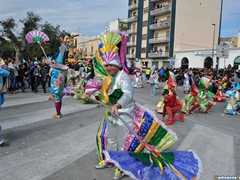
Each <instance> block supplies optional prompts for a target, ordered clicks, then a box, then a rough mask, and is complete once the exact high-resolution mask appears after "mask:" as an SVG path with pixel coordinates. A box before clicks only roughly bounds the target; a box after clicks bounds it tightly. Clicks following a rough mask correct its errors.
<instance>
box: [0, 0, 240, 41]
mask: <svg viewBox="0 0 240 180" xmlns="http://www.w3.org/2000/svg"><path fill="white" fill-rule="evenodd" d="M219 1H220V0H219ZM223 1H224V4H223V15H222V30H221V36H222V37H230V36H235V37H236V36H237V35H238V32H239V30H240V0H223ZM29 11H32V12H34V13H36V14H38V15H40V17H41V18H42V22H41V23H42V24H43V23H44V22H46V21H47V22H49V23H51V24H52V25H54V26H56V25H60V26H61V30H63V29H64V30H68V31H70V32H81V33H84V34H86V35H97V34H100V33H101V32H103V31H104V27H105V25H106V24H108V23H109V22H110V21H112V20H116V19H117V18H120V19H122V18H126V17H127V13H128V0H1V4H0V19H7V18H9V17H13V18H14V19H15V20H16V22H19V19H23V18H25V17H26V14H27V12H29ZM19 26H20V23H19ZM19 28H20V27H19Z"/></svg>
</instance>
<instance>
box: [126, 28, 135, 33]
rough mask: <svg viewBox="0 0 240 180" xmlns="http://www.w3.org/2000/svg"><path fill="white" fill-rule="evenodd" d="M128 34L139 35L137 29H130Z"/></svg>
mask: <svg viewBox="0 0 240 180" xmlns="http://www.w3.org/2000/svg"><path fill="white" fill-rule="evenodd" d="M127 33H128V34H136V33H137V29H136V28H135V29H128V30H127Z"/></svg>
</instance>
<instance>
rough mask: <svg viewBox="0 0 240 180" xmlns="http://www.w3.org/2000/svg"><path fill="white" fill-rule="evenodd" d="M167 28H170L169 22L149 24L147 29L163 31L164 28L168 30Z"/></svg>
mask: <svg viewBox="0 0 240 180" xmlns="http://www.w3.org/2000/svg"><path fill="white" fill-rule="evenodd" d="M169 27H170V22H169V21H165V22H159V23H154V24H151V25H150V27H149V29H151V30H157V29H165V28H169Z"/></svg>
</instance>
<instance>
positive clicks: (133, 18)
mask: <svg viewBox="0 0 240 180" xmlns="http://www.w3.org/2000/svg"><path fill="white" fill-rule="evenodd" d="M137 20H138V17H137V16H132V17H130V18H128V19H127V20H126V22H129V23H130V22H136V21H137Z"/></svg>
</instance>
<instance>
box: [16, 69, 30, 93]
mask: <svg viewBox="0 0 240 180" xmlns="http://www.w3.org/2000/svg"><path fill="white" fill-rule="evenodd" d="M18 74H19V82H20V84H21V88H22V92H23V93H25V89H26V88H27V87H28V83H27V81H26V80H27V77H26V76H27V74H28V71H27V68H26V66H25V65H24V64H23V65H22V66H21V67H20V69H19V71H18Z"/></svg>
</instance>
